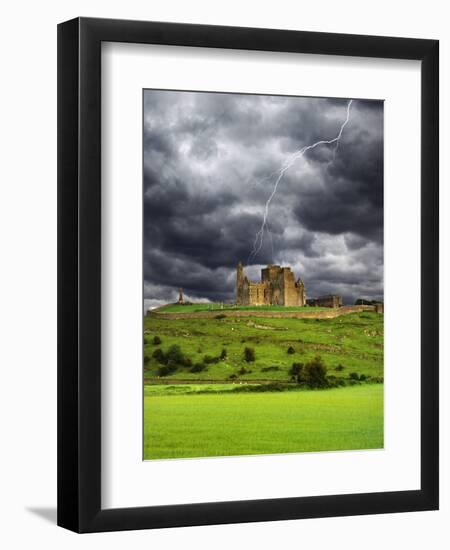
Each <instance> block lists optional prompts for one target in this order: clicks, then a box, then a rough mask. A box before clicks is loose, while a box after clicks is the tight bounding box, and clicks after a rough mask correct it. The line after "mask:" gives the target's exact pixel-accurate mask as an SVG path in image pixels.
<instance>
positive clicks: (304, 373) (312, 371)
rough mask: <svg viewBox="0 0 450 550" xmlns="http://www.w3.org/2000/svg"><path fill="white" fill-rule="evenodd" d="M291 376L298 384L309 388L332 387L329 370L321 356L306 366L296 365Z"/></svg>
mask: <svg viewBox="0 0 450 550" xmlns="http://www.w3.org/2000/svg"><path fill="white" fill-rule="evenodd" d="M290 374H291V375H292V377H293V378H294V379H296V380H297V383H298V384H302V385H304V386H308V387H309V388H328V387H330V381H329V380H328V378H327V368H326V366H325V364H324V363H323V361H322V359H321V358H320V356H319V355H317V356H316V357H314V359H313V360H312V361H310V362H309V363H306V364H305V365H303V364H302V363H294V364H293V365H292V367H291V370H290Z"/></svg>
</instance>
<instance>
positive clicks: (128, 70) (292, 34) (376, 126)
mask: <svg viewBox="0 0 450 550" xmlns="http://www.w3.org/2000/svg"><path fill="white" fill-rule="evenodd" d="M438 119H439V117H438V42H437V41H434V40H418V39H408V38H387V37H370V36H356V35H337V34H326V33H310V32H300V31H280V30H268V29H251V28H238V27H218V26H203V25H185V24H172V23H155V22H140V21H119V20H102V19H89V18H78V19H75V20H72V21H68V22H65V23H62V24H61V25H59V27H58V208H59V222H58V224H59V225H58V234H59V241H58V242H59V246H58V254H59V265H58V279H59V286H58V331H59V334H58V342H59V347H58V524H59V525H61V526H63V527H66V528H68V529H71V530H74V531H77V532H94V531H111V530H123V529H146V528H161V527H173V526H188V525H203V524H215V523H233V522H252V521H272V520H282V519H295V518H308V517H326V516H338V515H356V514H375V513H387V512H404V511H417V510H433V509H437V507H438V466H439V465H438V304H439V300H438V134H439V132H438V122H439V120H438Z"/></svg>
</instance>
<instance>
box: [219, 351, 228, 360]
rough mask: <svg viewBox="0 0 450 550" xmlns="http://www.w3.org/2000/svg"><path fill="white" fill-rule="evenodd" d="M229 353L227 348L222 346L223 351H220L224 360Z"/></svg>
mask: <svg viewBox="0 0 450 550" xmlns="http://www.w3.org/2000/svg"><path fill="white" fill-rule="evenodd" d="M227 355H228V353H227V350H226V348H222V351H221V352H220V358H221V359H222V361H223V360H224V359H226V357H227Z"/></svg>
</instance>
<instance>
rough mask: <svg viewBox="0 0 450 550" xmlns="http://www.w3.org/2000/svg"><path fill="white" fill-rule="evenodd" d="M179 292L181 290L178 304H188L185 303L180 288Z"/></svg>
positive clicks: (181, 290)
mask: <svg viewBox="0 0 450 550" xmlns="http://www.w3.org/2000/svg"><path fill="white" fill-rule="evenodd" d="M178 290H179V295H178V302H177V304H185V303H186V302H185V301H184V296H183V289H182V288H180V289H178Z"/></svg>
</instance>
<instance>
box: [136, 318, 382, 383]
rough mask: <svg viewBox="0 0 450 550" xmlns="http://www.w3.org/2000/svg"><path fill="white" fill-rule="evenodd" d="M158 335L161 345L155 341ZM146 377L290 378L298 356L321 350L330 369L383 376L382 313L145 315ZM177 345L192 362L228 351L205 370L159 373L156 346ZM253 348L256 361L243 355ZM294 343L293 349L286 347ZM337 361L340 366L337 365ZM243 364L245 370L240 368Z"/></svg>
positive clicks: (154, 379)
mask: <svg viewBox="0 0 450 550" xmlns="http://www.w3.org/2000/svg"><path fill="white" fill-rule="evenodd" d="M155 336H157V337H158V338H159V339H160V340H161V344H160V345H154V344H153V339H154V337H155ZM144 342H145V344H144V354H145V364H144V377H145V380H146V381H147V382H154V383H160V382H164V381H171V380H183V381H188V382H189V381H192V382H195V381H202V380H204V381H222V382H224V381H229V380H231V378H230V377H232V378H234V379H238V380H240V381H264V380H266V381H269V380H273V381H279V382H283V381H289V379H290V375H289V370H290V368H291V367H292V364H293V363H294V362H303V363H304V362H307V361H310V360H311V359H313V357H315V356H316V355H320V356H321V358H322V360H323V361H324V363H325V364H326V366H327V369H328V374H329V375H333V376H336V377H337V378H344V379H347V378H348V377H349V375H350V374H351V373H354V372H355V373H357V374H359V375H361V374H362V375H364V376H367V377H371V378H373V379H377V380H376V381H378V382H380V381H382V380H381V379H382V377H383V315H380V314H377V313H374V312H364V313H353V314H350V315H343V316H341V317H337V318H335V319H289V318H263V317H259V318H258V317H257V316H256V315H255V317H253V316H252V317H245V318H239V317H226V318H223V319H161V318H158V317H156V316H151V317H145V318H144ZM174 344H175V345H178V346H179V347H180V348H181V350H182V352H183V354H185V355H186V357H188V358H189V359H190V360H191V361H192V363H193V364H195V363H198V362H202V361H204V358H205V356H210V357H217V356H219V355H220V354H221V352H222V350H223V349H225V350H226V357H225V358H224V359H223V360H220V361H219V362H217V363H213V364H208V365H207V366H206V368H205V370H203V371H201V372H191V370H190V368H189V367H186V366H181V365H180V366H178V367H177V368H176V370H175V371H174V372H172V373H170V374H169V375H168V376H164V377H160V375H159V371H160V367H161V364H160V363H159V362H158V360H157V359H155V358H154V357H153V354H154V353H155V350H156V349H158V348H159V349H161V350H162V351H163V352H166V351H167V350H168V348H169V347H170V346H171V345H174ZM246 347H251V348H253V349H254V351H255V361H254V362H251V363H247V362H246V361H245V360H244V350H245V348H246ZM289 348H292V350H290V351H293V353H288V349H289ZM336 367H337V368H338V370H336ZM242 369H245V371H246V372H245V373H244V372H242Z"/></svg>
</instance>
